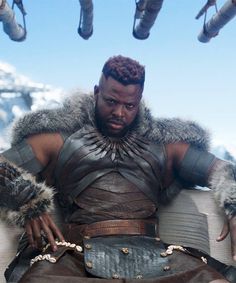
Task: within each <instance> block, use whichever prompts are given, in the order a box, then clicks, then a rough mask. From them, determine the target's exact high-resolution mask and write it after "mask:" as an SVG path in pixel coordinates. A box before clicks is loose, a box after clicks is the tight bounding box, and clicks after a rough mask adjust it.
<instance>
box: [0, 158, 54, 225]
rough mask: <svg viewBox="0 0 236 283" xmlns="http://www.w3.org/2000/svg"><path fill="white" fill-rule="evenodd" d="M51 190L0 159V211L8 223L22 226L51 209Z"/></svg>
mask: <svg viewBox="0 0 236 283" xmlns="http://www.w3.org/2000/svg"><path fill="white" fill-rule="evenodd" d="M52 199H53V189H52V188H49V187H47V186H46V185H45V184H44V183H37V182H36V181H35V178H34V177H33V176H32V175H31V174H29V173H27V172H25V171H23V170H22V169H20V168H18V167H17V166H15V165H13V164H11V163H10V162H8V161H7V160H5V159H4V158H3V157H0V209H1V211H2V212H4V218H6V220H7V221H8V222H11V223H15V224H17V225H19V226H24V224H25V221H27V220H28V219H32V218H35V217H38V216H39V215H41V214H42V213H43V212H46V211H50V210H51V208H52Z"/></svg>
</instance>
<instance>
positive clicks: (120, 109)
mask: <svg viewBox="0 0 236 283" xmlns="http://www.w3.org/2000/svg"><path fill="white" fill-rule="evenodd" d="M113 115H114V116H116V117H123V116H124V105H121V104H118V105H116V106H115V107H114V109H113Z"/></svg>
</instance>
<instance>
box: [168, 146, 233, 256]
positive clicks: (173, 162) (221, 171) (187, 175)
mask: <svg viewBox="0 0 236 283" xmlns="http://www.w3.org/2000/svg"><path fill="white" fill-rule="evenodd" d="M166 149H167V156H168V159H169V160H168V164H169V165H168V166H169V168H168V171H169V172H171V171H176V172H177V174H178V176H179V178H181V179H182V180H183V181H186V182H188V183H189V184H192V185H201V186H209V187H210V188H211V189H212V191H213V193H214V196H215V199H216V200H217V202H218V204H219V206H220V207H221V208H222V209H223V210H224V211H225V214H226V215H227V219H228V221H227V223H226V224H225V225H224V227H223V230H222V232H221V235H220V237H218V239H217V240H218V241H221V240H223V239H224V238H225V237H226V236H227V234H229V233H230V235H231V243H232V245H231V246H232V255H233V258H234V260H236V167H235V165H234V164H232V163H230V162H227V161H223V160H220V159H218V158H216V157H215V156H214V155H212V154H211V153H208V152H206V151H205V152H203V151H201V150H198V149H196V148H192V147H189V146H188V145H186V144H175V145H168V146H167V148H166ZM170 174H171V173H169V175H170Z"/></svg>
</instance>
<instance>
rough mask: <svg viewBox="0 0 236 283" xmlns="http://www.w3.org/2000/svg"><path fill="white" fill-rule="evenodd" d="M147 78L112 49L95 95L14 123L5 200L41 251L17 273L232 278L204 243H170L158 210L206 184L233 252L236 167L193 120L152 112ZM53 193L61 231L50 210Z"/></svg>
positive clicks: (29, 276) (28, 278)
mask: <svg viewBox="0 0 236 283" xmlns="http://www.w3.org/2000/svg"><path fill="white" fill-rule="evenodd" d="M144 80H145V70H144V67H143V66H141V65H140V64H139V63H138V62H136V61H134V60H132V59H130V58H126V57H123V56H115V57H112V58H110V59H109V60H108V61H107V62H106V63H105V65H104V67H103V70H102V75H101V78H100V81H99V85H98V86H95V87H94V96H91V95H83V96H78V95H77V96H74V97H72V98H70V99H68V100H67V101H66V102H65V103H64V106H63V107H62V108H59V109H55V110H41V111H39V112H36V113H30V114H28V115H26V116H25V117H23V118H22V119H21V120H20V121H19V122H18V123H17V124H16V125H15V128H14V136H13V141H12V148H11V149H10V150H8V151H6V152H5V153H3V156H2V159H1V167H0V181H1V187H0V188H1V191H0V196H1V198H0V199H1V201H0V204H1V207H2V208H4V210H5V212H6V214H8V216H9V219H10V220H11V221H14V222H15V223H18V224H20V225H21V226H23V227H25V230H26V233H27V236H28V242H29V244H30V246H31V247H33V248H38V249H39V250H42V251H41V252H40V255H38V256H36V257H35V258H33V259H32V261H31V263H32V266H31V267H30V269H29V270H28V271H27V272H26V273H25V274H24V276H23V277H22V279H21V280H20V282H31V283H32V282H51V281H53V280H56V281H57V282H66V281H69V282H87V281H88V282H95V281H96V282H97V280H98V281H99V282H113V280H114V279H117V281H116V282H136V280H137V279H139V280H141V281H143V282H157V283H158V282H159V283H165V282H174V283H175V282H176V283H177V282H192V283H194V282H202V283H204V282H215V283H216V282H222V283H223V282H228V281H227V280H226V279H225V278H224V276H222V275H221V274H220V273H218V272H216V271H215V270H214V269H213V268H211V267H210V266H209V265H208V264H206V263H205V260H204V262H203V261H202V259H204V258H203V257H202V256H203V255H202V254H200V253H199V252H198V253H195V252H194V251H192V250H191V251H190V249H187V248H184V247H180V246H169V247H168V246H167V245H164V244H163V243H162V242H161V240H160V239H159V237H158V225H157V219H156V217H157V216H156V215H157V208H158V206H159V204H160V203H164V202H169V201H170V200H171V199H172V198H173V197H174V196H175V195H176V194H177V193H178V192H179V190H180V188H181V187H182V186H183V185H186V184H187V185H190V186H192V185H202V186H205V185H209V186H210V187H211V188H212V190H213V192H214V194H215V196H216V198H217V200H218V202H219V205H220V207H222V208H223V209H224V210H225V213H226V215H227V217H228V223H226V225H225V226H224V229H223V230H222V233H221V235H220V237H219V239H218V240H223V239H224V238H225V237H226V236H227V234H228V233H229V231H230V233H231V239H232V254H233V257H234V259H235V257H236V245H235V243H236V231H235V229H236V228H235V227H236V224H235V223H236V217H235V215H236V182H235V168H234V167H233V165H232V164H230V163H226V162H224V161H221V160H219V159H217V158H216V157H215V156H214V155H212V154H210V153H208V152H207V148H208V136H207V134H206V133H205V132H204V130H202V129H201V128H200V127H199V126H198V125H196V124H195V123H192V122H183V121H181V120H178V119H176V120H167V119H164V120H158V119H154V118H153V117H152V115H151V113H150V111H149V110H148V108H146V107H145V105H144V104H143V103H142V102H141V98H142V93H143V88H144ZM19 167H21V168H23V169H24V170H27V171H29V172H31V173H33V174H34V175H37V179H38V180H46V183H47V185H48V186H54V187H55V188H56V191H54V192H53V190H52V189H50V187H48V186H46V185H45V184H44V183H37V182H36V181H35V179H34V178H33V177H32V176H31V175H29V174H28V173H26V172H25V171H23V169H20V168H19ZM53 193H56V194H57V198H58V202H59V205H60V207H61V209H62V211H63V216H64V219H65V223H66V224H65V227H64V232H63V235H62V233H61V231H60V230H59V229H58V227H57V226H56V225H55V223H54V222H53V220H52V218H51V216H50V214H49V212H50V209H51V205H52V198H53ZM42 239H46V240H47V241H48V242H49V244H48V245H46V247H45V246H43V244H44V243H43V241H42ZM201 258H202V259H201ZM94 278H100V279H94ZM118 279H119V280H118ZM150 280H151V281H150Z"/></svg>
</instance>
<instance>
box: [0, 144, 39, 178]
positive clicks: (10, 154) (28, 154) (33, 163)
mask: <svg viewBox="0 0 236 283" xmlns="http://www.w3.org/2000/svg"><path fill="white" fill-rule="evenodd" d="M2 156H4V157H5V158H6V159H7V160H9V161H11V162H13V163H14V164H15V165H17V166H19V167H21V168H23V169H25V170H27V171H28V172H30V173H32V174H37V173H39V172H40V171H42V169H43V166H42V165H41V164H40V162H39V161H38V160H37V158H36V157H35V155H34V152H33V150H32V148H31V146H30V145H29V144H28V143H27V142H26V140H23V141H22V142H21V143H19V144H17V145H15V146H13V147H11V148H10V149H8V150H6V151H4V152H3V153H2Z"/></svg>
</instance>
